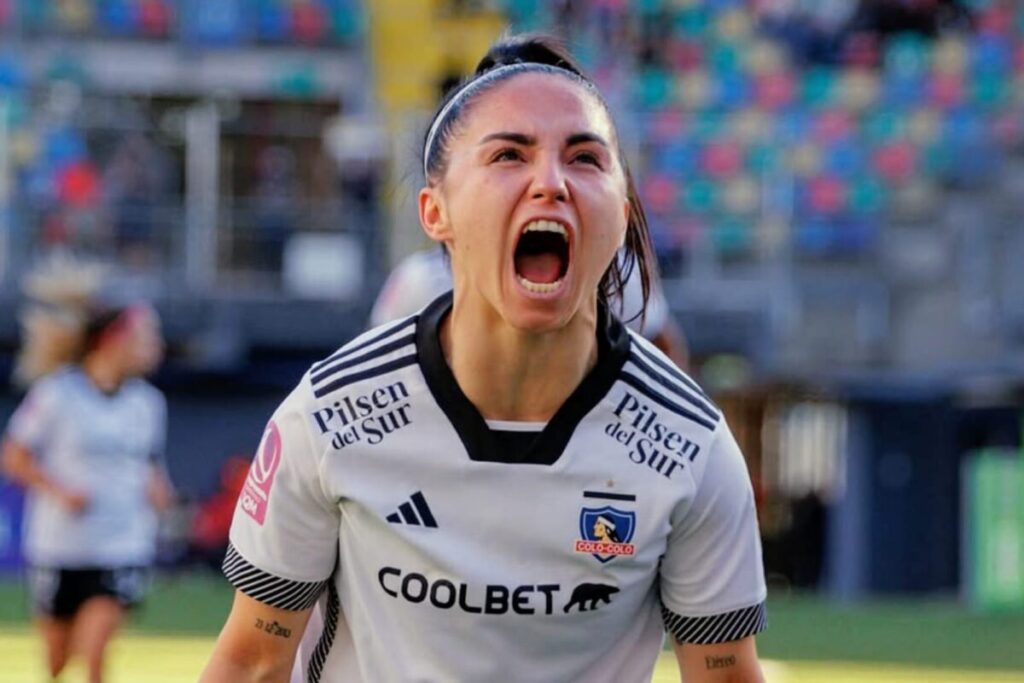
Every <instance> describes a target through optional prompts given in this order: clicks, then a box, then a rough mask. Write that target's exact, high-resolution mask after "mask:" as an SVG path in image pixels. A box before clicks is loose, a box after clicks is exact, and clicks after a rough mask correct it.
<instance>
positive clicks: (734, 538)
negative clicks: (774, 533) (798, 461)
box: [660, 422, 767, 645]
mask: <svg viewBox="0 0 1024 683" xmlns="http://www.w3.org/2000/svg"><path fill="white" fill-rule="evenodd" d="M660 587H661V603H662V617H663V619H664V622H665V628H666V629H667V630H668V631H669V632H670V633H671V634H672V635H673V636H674V637H675V638H676V640H677V641H678V642H680V643H693V644H698V645H707V644H712V643H724V642H729V641H733V640H739V639H741V638H745V637H747V636H750V635H754V634H756V633H759V632H761V631H763V630H764V629H765V627H766V626H767V614H766V612H765V604H764V601H765V597H766V594H767V590H766V587H765V580H764V566H763V564H762V560H761V540H760V536H759V533H758V527H757V513H756V510H755V507H754V493H753V489H752V487H751V484H750V476H749V474H748V473H747V468H746V464H745V462H744V460H743V455H742V454H741V453H740V449H739V446H738V445H737V444H736V440H735V439H734V438H733V436H732V433H731V432H730V431H729V428H728V427H727V426H726V425H725V423H724V422H723V423H722V425H721V426H720V427H719V429H718V432H717V433H716V434H715V436H714V437H713V440H712V442H711V446H710V448H709V452H708V453H707V457H706V461H705V466H704V472H703V476H702V477H701V478H700V480H699V481H698V484H697V492H696V495H695V496H694V498H693V502H692V504H691V505H690V506H689V508H688V509H687V510H685V512H683V513H682V514H681V515H680V518H679V519H678V520H674V521H673V529H672V533H671V535H670V538H669V543H668V549H667V550H666V553H665V556H664V558H663V560H662V565H661V577H660Z"/></svg>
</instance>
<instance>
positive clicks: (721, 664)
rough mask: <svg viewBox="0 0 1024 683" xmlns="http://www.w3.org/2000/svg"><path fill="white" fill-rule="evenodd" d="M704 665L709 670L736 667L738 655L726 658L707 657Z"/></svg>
mask: <svg viewBox="0 0 1024 683" xmlns="http://www.w3.org/2000/svg"><path fill="white" fill-rule="evenodd" d="M704 664H705V665H706V666H707V667H708V668H709V669H725V668H727V667H730V666H736V655H726V656H724V657H705V658H704Z"/></svg>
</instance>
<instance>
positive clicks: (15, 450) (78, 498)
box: [0, 438, 89, 513]
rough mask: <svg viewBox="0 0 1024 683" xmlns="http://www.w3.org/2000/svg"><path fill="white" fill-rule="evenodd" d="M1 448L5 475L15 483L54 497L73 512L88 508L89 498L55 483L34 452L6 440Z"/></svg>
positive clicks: (1, 459)
mask: <svg viewBox="0 0 1024 683" xmlns="http://www.w3.org/2000/svg"><path fill="white" fill-rule="evenodd" d="M0 448H2V453H0V465H2V467H3V473H4V474H5V475H7V477H8V478H9V479H10V480H11V481H13V482H14V483H16V484H18V485H19V486H23V487H25V488H26V489H32V490H34V491H36V492H38V493H41V494H43V495H47V496H52V497H53V498H56V499H57V500H58V501H59V502H60V503H61V504H62V505H63V506H64V507H66V508H68V509H69V510H71V511H72V512H76V513H77V512H81V511H83V510H84V509H85V508H86V506H88V504H89V497H88V496H86V495H85V494H84V493H81V492H79V491H73V490H71V489H69V488H67V487H65V486H63V485H61V484H59V483H57V482H56V481H54V480H53V479H52V478H51V477H50V476H48V475H47V474H46V472H45V471H44V470H43V468H42V467H40V466H39V463H38V462H37V461H36V458H35V456H34V455H32V452H31V451H30V450H29V449H27V448H25V447H24V446H22V445H21V444H20V443H18V442H17V441H15V440H13V439H11V438H6V439H4V442H3V446H2V447H0Z"/></svg>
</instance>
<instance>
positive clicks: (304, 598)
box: [224, 544, 327, 611]
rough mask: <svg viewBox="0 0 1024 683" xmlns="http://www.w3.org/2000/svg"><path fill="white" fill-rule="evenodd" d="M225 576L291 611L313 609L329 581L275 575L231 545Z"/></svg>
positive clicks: (266, 601)
mask: <svg viewBox="0 0 1024 683" xmlns="http://www.w3.org/2000/svg"><path fill="white" fill-rule="evenodd" d="M224 576H226V577H228V581H230V582H231V583H232V585H234V587H235V588H237V589H238V590H240V591H242V592H243V593H245V594H246V595H248V596H249V597H250V598H252V599H253V600H259V601H260V602H262V603H264V604H267V605H270V606H271V607H277V608H279V609H287V610H293V611H298V610H303V609H309V608H310V607H312V606H313V605H314V604H315V603H316V599H317V598H318V597H320V593H321V592H323V590H324V586H325V585H326V584H327V581H326V580H325V581H292V580H291V579H282V578H281V577H279V576H274V575H273V574H270V573H268V572H265V571H263V570H262V569H260V568H258V567H255V566H253V565H251V564H249V562H248V560H246V559H245V558H244V557H242V556H241V554H239V552H238V551H237V550H235V546H234V545H230V544H229V545H228V553H227V556H226V557H225V558H224Z"/></svg>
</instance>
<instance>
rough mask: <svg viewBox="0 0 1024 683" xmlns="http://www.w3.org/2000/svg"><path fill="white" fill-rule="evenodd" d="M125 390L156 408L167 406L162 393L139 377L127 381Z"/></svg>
mask: <svg viewBox="0 0 1024 683" xmlns="http://www.w3.org/2000/svg"><path fill="white" fill-rule="evenodd" d="M126 388H127V389H128V390H129V391H131V392H132V393H133V394H135V395H136V396H138V398H139V400H142V401H146V402H147V403H149V404H150V405H152V406H154V407H156V408H165V407H166V406H167V399H166V398H165V397H164V392H162V391H160V390H159V389H157V388H156V387H155V386H153V385H152V384H150V383H149V382H148V381H147V380H144V379H142V378H141V377H137V378H135V379H132V380H129V382H128V386H127V387H126Z"/></svg>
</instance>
